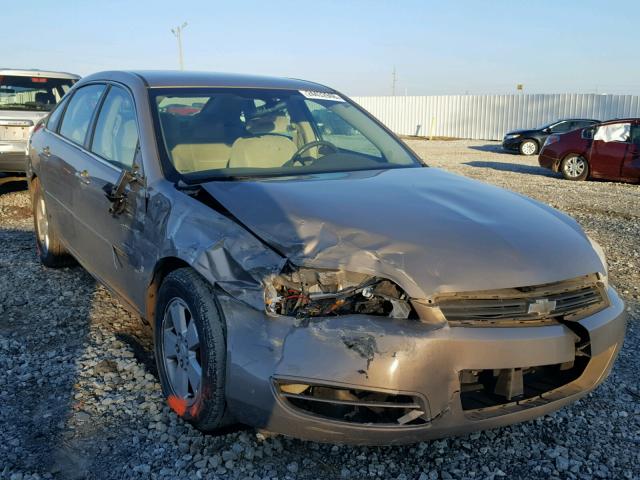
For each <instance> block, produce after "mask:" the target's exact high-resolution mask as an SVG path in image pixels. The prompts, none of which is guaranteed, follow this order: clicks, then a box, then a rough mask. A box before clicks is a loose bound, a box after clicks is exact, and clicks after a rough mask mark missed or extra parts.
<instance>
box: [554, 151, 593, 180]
mask: <svg viewBox="0 0 640 480" xmlns="http://www.w3.org/2000/svg"><path fill="white" fill-rule="evenodd" d="M560 172H562V176H563V177H564V178H566V179H567V180H574V181H577V180H586V178H587V177H588V176H589V163H588V162H587V160H586V159H585V158H584V157H582V156H580V155H574V154H572V155H569V156H567V157H565V159H564V160H562V163H561V164H560Z"/></svg>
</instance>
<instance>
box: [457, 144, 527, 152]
mask: <svg viewBox="0 0 640 480" xmlns="http://www.w3.org/2000/svg"><path fill="white" fill-rule="evenodd" d="M467 148H469V149H470V150H477V151H479V152H491V153H502V154H504V155H517V152H510V151H509V150H505V149H504V148H502V145H500V144H499V143H487V144H486V145H469V146H468V147H467Z"/></svg>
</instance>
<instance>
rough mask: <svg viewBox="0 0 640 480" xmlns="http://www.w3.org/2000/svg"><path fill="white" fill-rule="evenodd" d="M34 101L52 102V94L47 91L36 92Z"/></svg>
mask: <svg viewBox="0 0 640 480" xmlns="http://www.w3.org/2000/svg"><path fill="white" fill-rule="evenodd" d="M35 100H36V103H53V101H52V100H53V95H51V94H50V93H47V92H36V98H35Z"/></svg>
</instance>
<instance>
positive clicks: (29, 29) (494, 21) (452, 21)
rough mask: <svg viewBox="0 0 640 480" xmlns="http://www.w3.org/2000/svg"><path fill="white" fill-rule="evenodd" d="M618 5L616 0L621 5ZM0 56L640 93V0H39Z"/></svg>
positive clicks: (404, 85)
mask: <svg viewBox="0 0 640 480" xmlns="http://www.w3.org/2000/svg"><path fill="white" fill-rule="evenodd" d="M609 5H611V6H609ZM1 12H2V14H1V19H2V20H1V25H2V27H1V28H0V67H4V68H7V67H11V68H39V69H47V70H49V69H50V70H62V71H69V72H73V73H78V74H80V75H87V74H89V73H93V72H96V71H100V70H112V69H177V68H179V61H178V48H177V41H176V38H175V36H174V35H173V34H172V33H171V29H172V28H173V27H175V26H177V25H180V24H182V23H183V22H185V21H186V22H187V23H188V25H187V27H186V28H185V29H184V32H183V49H184V64H185V69H187V70H206V71H220V72H237V73H252V74H261V75H276V76H287V77H295V78H303V79H306V80H312V81H316V82H319V83H323V84H326V85H329V86H331V87H333V88H335V89H337V90H339V91H342V92H343V93H346V94H348V95H352V96H358V95H391V94H392V93H393V91H394V90H393V71H394V69H395V72H396V76H395V78H396V81H395V94H396V95H444V94H465V93H469V94H496V93H499V94H504V93H516V92H517V90H516V85H518V84H522V85H523V87H524V92H525V93H611V94H614V93H616V94H640V61H638V53H637V52H638V51H639V49H638V47H639V46H640V41H639V40H640V28H638V19H639V18H640V2H638V1H635V0H630V1H626V0H618V1H617V2H615V3H611V4H609V3H608V2H603V1H601V0H599V1H591V0H583V1H580V0H564V1H558V0H556V1H548V0H538V1H537V2H535V3H534V2H525V1H517V0H512V1H501V0H500V1H498V0H496V1H480V0H478V1H470V0H469V1H467V0H461V1H442V0H440V1H434V2H432V1H428V0H423V1H420V0H395V1H382V0H369V1H360V0H351V1H349V0H343V1H334V0H323V1H304V0H297V1H288V0H269V1H257V0H246V1H240V0H236V1H226V0H181V1H180V0H173V1H166V0H153V1H149V0H128V1H126V0H103V1H98V0H83V1H75V0H66V1H65V0H63V1H61V2H60V1H51V0H29V1H14V2H11V1H9V2H7V3H6V4H4V2H3V6H2V9H1Z"/></svg>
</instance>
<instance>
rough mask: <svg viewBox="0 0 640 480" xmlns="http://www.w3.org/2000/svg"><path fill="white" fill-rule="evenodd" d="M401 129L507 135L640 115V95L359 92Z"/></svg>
mask: <svg viewBox="0 0 640 480" xmlns="http://www.w3.org/2000/svg"><path fill="white" fill-rule="evenodd" d="M353 99H354V100H355V101H356V102H358V103H359V104H360V105H362V106H363V107H364V108H365V109H366V110H368V111H369V112H371V113H372V114H373V115H374V116H376V117H377V118H378V119H380V120H381V121H382V122H383V123H384V124H385V125H387V127H389V128H390V129H391V130H393V131H394V132H395V133H398V134H400V135H416V134H417V135H422V136H432V135H433V136H439V137H440V136H441V137H456V138H472V139H479V140H501V139H502V137H503V136H504V134H505V132H507V131H509V130H514V129H517V128H535V127H539V126H541V125H543V124H545V123H548V122H552V121H554V120H557V119H560V118H570V117H573V118H594V119H597V120H608V119H611V118H623V117H640V96H636V95H596V94H557V95H524V94H520V95H442V96H423V97H416V96H410V97H409V96H404V97H402V96H395V97H353Z"/></svg>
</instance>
